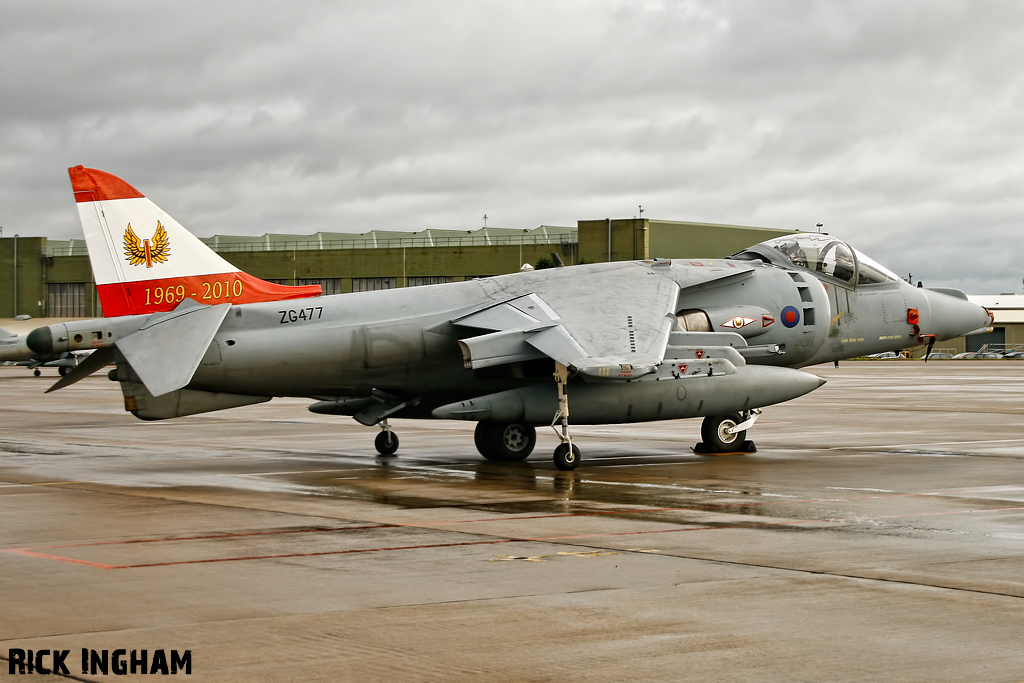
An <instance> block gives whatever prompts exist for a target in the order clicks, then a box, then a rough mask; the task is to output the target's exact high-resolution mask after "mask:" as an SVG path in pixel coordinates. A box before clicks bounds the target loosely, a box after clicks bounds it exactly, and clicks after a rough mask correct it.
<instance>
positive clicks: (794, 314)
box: [780, 306, 800, 327]
mask: <svg viewBox="0 0 1024 683" xmlns="http://www.w3.org/2000/svg"><path fill="white" fill-rule="evenodd" d="M780 318H781V319H782V324H783V325H785V326H786V327H796V326H797V325H799V324H800V311H798V310H796V308H794V307H793V306H786V307H785V308H783V309H782V315H781V316H780Z"/></svg>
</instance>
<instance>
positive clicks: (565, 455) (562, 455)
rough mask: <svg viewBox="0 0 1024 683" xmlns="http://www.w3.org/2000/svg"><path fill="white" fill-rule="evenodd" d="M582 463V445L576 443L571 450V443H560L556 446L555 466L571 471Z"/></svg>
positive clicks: (564, 470)
mask: <svg viewBox="0 0 1024 683" xmlns="http://www.w3.org/2000/svg"><path fill="white" fill-rule="evenodd" d="M579 464H580V447H579V446H577V445H576V444H573V445H572V451H571V452H570V451H569V444H567V443H560V444H558V445H557V446H555V467H557V468H558V469H560V470H562V471H563V472H570V471H572V470H574V469H576V467H577V466H578V465H579Z"/></svg>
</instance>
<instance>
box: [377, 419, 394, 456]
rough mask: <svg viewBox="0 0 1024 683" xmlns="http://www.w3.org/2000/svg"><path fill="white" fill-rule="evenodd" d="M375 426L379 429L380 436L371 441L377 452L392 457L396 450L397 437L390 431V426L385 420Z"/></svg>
mask: <svg viewBox="0 0 1024 683" xmlns="http://www.w3.org/2000/svg"><path fill="white" fill-rule="evenodd" d="M377 426H378V427H380V429H381V432H380V434H378V435H377V438H376V439H374V440H373V445H374V446H375V447H376V448H377V452H378V453H380V454H381V455H394V454H395V452H396V451H397V450H398V435H397V434H395V433H394V432H393V431H391V425H389V424H388V421H387V420H386V419H384V420H381V421H380V422H378V423H377Z"/></svg>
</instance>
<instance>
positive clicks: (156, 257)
mask: <svg viewBox="0 0 1024 683" xmlns="http://www.w3.org/2000/svg"><path fill="white" fill-rule="evenodd" d="M124 255H125V256H127V257H128V259H127V261H128V263H130V264H132V265H133V266H138V265H142V264H143V263H145V264H146V267H147V268H152V267H153V263H154V262H155V263H163V262H164V261H166V260H167V257H168V256H170V255H171V239H170V238H169V237H168V236H167V231H166V230H165V229H164V226H162V225H161V224H160V221H157V222H156V232H154V233H153V242H152V244H150V241H149V240H141V239H139V236H138V235H136V234H135V231H134V230H132V224H131V223H129V224H128V229H127V230H125V231H124Z"/></svg>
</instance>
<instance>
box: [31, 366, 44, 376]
mask: <svg viewBox="0 0 1024 683" xmlns="http://www.w3.org/2000/svg"><path fill="white" fill-rule="evenodd" d="M32 374H33V375H35V376H36V377H39V376H40V375H42V374H43V371H42V370H40V369H39V368H36V369H35V370H33V371H32Z"/></svg>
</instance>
